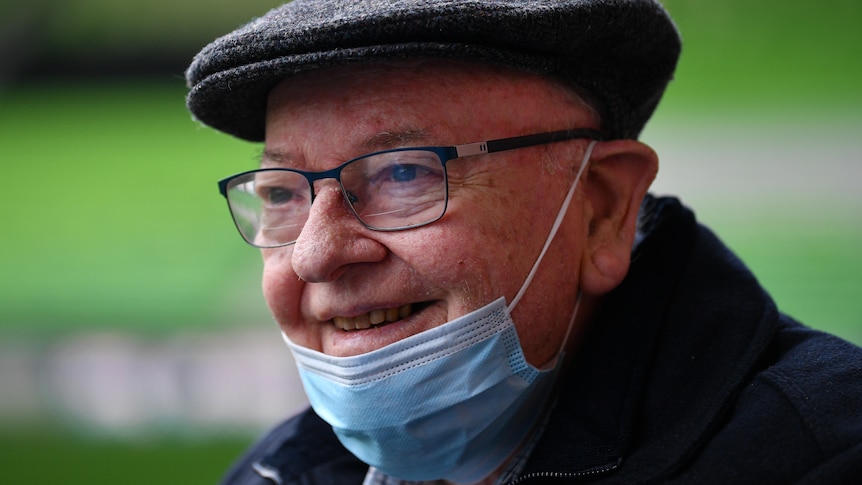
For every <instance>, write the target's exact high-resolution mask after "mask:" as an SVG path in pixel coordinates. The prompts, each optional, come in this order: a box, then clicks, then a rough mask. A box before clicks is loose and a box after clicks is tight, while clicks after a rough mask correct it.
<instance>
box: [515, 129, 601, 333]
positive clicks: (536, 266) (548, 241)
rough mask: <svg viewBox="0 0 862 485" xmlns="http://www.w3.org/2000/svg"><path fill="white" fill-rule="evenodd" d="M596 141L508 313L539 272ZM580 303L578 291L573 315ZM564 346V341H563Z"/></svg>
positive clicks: (588, 147)
mask: <svg viewBox="0 0 862 485" xmlns="http://www.w3.org/2000/svg"><path fill="white" fill-rule="evenodd" d="M596 143H597V141H596V140H593V141H591V142H590V144H589V145H588V146H587V150H586V151H585V152H584V159H583V160H582V161H581V166H580V168H578V173H577V175H576V176H575V181H574V182H572V186H571V187H570V188H569V193H568V194H566V199H565V200H564V201H563V205H562V206H561V207H560V211H559V212H558V213H557V218H556V219H555V220H554V225H553V226H551V231H550V232H549V233H548V237H547V239H545V246H544V247H543V248H542V252H541V253H539V257H538V258H537V259H536V262H535V263H533V267H532V269H530V273H529V274H528V275H527V279H526V280H524V284H523V285H521V289H520V290H518V294H516V295H515V298H514V299H512V303H509V306H508V308H507V310H508V311H509V313H510V314H511V313H512V310H514V309H515V305H517V304H518V302H519V301H521V297H523V296H524V293H526V292H527V287H529V286H530V283H531V282H532V281H533V277H534V276H535V275H536V272H537V271H538V270H539V264H541V263H542V259H543V258H544V257H545V253H547V252H548V248H549V247H550V246H551V242H553V240H554V236H556V235H557V231H558V230H559V229H560V226H561V225H562V223H563V218H565V216H566V212H568V210H569V205H570V204H571V202H572V197H573V196H574V195H575V189H576V188H577V187H578V182H579V181H580V180H581V175H582V174H583V173H584V169H586V167H587V164H588V163H589V161H590V157H591V156H592V154H593V148H594V147H595V146H596ZM580 301H581V291H580V289H579V290H578V300H577V303H576V304H575V313H577V311H578V306H579V303H580ZM574 318H575V316H574V315H572V321H574ZM571 327H572V325H571V323H570V324H569V331H571ZM567 339H568V331H567V333H566V340H567ZM563 344H565V340H564V341H563Z"/></svg>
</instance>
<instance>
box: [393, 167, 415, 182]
mask: <svg viewBox="0 0 862 485" xmlns="http://www.w3.org/2000/svg"><path fill="white" fill-rule="evenodd" d="M391 170H392V180H394V181H396V182H410V181H412V180H415V179H416V165H396V166H393V167H392V169H391Z"/></svg>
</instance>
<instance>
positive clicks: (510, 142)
mask: <svg viewBox="0 0 862 485" xmlns="http://www.w3.org/2000/svg"><path fill="white" fill-rule="evenodd" d="M576 139H591V140H597V141H603V140H605V136H604V135H603V134H602V133H601V132H600V131H597V130H593V129H590V128H578V129H570V130H560V131H552V132H547V133H537V134H532V135H522V136H515V137H511V138H500V139H497V140H487V141H481V142H475V143H466V144H463V145H452V146H430V147H429V146H425V147H403V148H393V149H391V150H381V151H378V152H374V153H367V154H365V155H362V156H359V157H356V158H352V159H350V160H348V161H346V162H344V163H342V164H341V165H339V166H337V167H335V168H331V169H329V170H324V171H321V172H309V171H304V170H298V169H293V168H259V169H255V170H248V171H245V172H241V173H238V174H234V175H231V176H230V177H226V178H224V179H222V180H219V181H218V187H219V193H220V194H221V195H222V196H223V197H224V198H225V200H226V201H227V203H228V210H230V212H231V219H232V220H233V222H234V225H236V227H237V230H238V231H239V233H240V236H242V239H243V240H244V241H245V242H247V243H248V244H250V245H252V246H254V247H257V248H275V247H281V246H289V245H291V244H293V243H295V242H296V240H293V241H290V242H286V243H279V244H276V245H272V246H260V245H257V244H255V243H254V242H253V241H249V240H248V238H246V236H245V234H243V232H242V230H240V227H239V223H238V222H237V220H236V216H234V214H233V209H232V207H231V205H230V199H229V198H228V186H229V185H230V182H231V181H233V180H234V179H236V178H239V177H244V176H247V175H249V174H252V173H258V172H272V171H284V172H293V173H297V174H299V175H302V176H303V177H305V179H306V180H307V181H308V186H309V189H310V193H311V203H314V198H315V193H314V182H316V181H318V180H325V179H335V180H337V181H338V185H339V187H341V193H342V194H343V195H344V197H345V198H349V191H348V190H347V189H346V188H345V187H344V185H343V184H342V183H341V171H342V170H343V169H344V168H345V167H347V166H348V165H350V164H351V163H353V162H355V161H357V160H361V159H363V158H367V157H372V156H375V155H381V154H384V153H395V152H402V151H412V150H424V151H429V152H433V153H434V154H436V155H437V156H438V157H439V158H440V163H441V165H442V166H443V173H444V176H445V178H444V182H445V183H446V193H445V199H444V202H443V209H442V210H441V211H440V215H439V216H437V217H436V218H435V219H433V220H430V221H427V222H423V223H420V224H412V225H408V226H401V227H394V228H378V227H374V226H371V225H369V224H368V223H366V222H365V221H363V220H362V218H361V217H359V215H358V214H357V213H356V211H355V210H354V209H353V206H352V205H351V204H350V203H349V200H348V204H347V205H348V206H350V210H351V212H352V213H353V215H354V217H356V219H357V220H358V221H359V222H360V223H361V224H362V225H363V226H365V227H367V228H369V229H371V230H374V231H382V232H390V231H403V230H406V229H413V228H416V227H422V226H427V225H428V224H431V223H433V222H436V221H438V220H440V218H442V217H443V216H444V215H445V214H446V209H447V208H448V206H449V183H448V175H447V172H446V163H448V162H449V161H451V160H455V159H459V158H464V157H472V156H475V155H485V154H489V153H497V152H503V151H507V150H515V149H518V148H527V147H532V146H537V145H545V144H549V143H555V142H560V141H567V140H576Z"/></svg>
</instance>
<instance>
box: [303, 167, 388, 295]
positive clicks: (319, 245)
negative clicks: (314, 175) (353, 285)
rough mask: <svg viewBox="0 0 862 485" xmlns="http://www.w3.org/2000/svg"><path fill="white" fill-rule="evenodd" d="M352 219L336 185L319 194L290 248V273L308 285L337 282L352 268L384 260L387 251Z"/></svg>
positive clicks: (369, 231) (372, 234)
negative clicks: (351, 266) (359, 264)
mask: <svg viewBox="0 0 862 485" xmlns="http://www.w3.org/2000/svg"><path fill="white" fill-rule="evenodd" d="M377 234H379V233H376V232H374V231H372V230H370V229H368V228H366V227H365V226H363V225H362V223H361V222H359V220H358V219H357V218H356V216H354V215H353V212H352V211H351V210H350V208H349V207H348V206H347V202H346V201H345V200H344V196H343V194H342V192H341V189H340V188H339V187H338V185H337V184H335V183H332V184H327V185H326V186H325V187H324V188H322V190H320V191H318V192H317V194H316V196H315V198H314V203H313V204H312V205H311V209H310V210H309V213H308V220H307V221H306V222H305V225H304V226H303V228H302V231H301V232H300V233H299V237H298V238H297V239H296V242H295V243H294V245H293V253H292V256H291V264H292V266H293V271H294V272H295V273H296V274H297V276H299V277H300V278H302V279H303V280H304V281H306V282H309V283H323V282H327V281H333V280H335V279H337V278H338V277H339V276H340V275H341V274H342V273H343V272H344V271H346V270H347V269H348V268H349V267H350V265H351V264H355V263H373V262H378V261H381V260H383V258H385V257H386V254H387V251H388V249H387V248H386V247H385V246H384V245H383V244H381V243H380V242H379V241H377V240H376V239H375V238H374V237H375V235H377Z"/></svg>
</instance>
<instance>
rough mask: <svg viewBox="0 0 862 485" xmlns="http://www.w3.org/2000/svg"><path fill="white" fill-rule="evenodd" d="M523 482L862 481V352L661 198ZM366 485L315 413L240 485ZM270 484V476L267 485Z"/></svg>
mask: <svg viewBox="0 0 862 485" xmlns="http://www.w3.org/2000/svg"><path fill="white" fill-rule="evenodd" d="M644 204H645V205H644V210H643V211H642V214H644V216H643V217H642V220H641V226H642V231H643V232H644V234H645V235H646V236H645V238H644V239H643V241H642V242H641V243H640V244H639V245H638V247H637V249H636V251H635V252H634V253H633V258H632V265H631V269H630V271H629V274H628V276H627V277H626V279H625V280H624V281H623V283H622V284H621V285H620V286H619V287H618V288H617V289H615V290H614V291H613V292H612V293H610V294H609V295H608V297H607V298H606V300H605V301H604V303H603V305H602V308H601V309H600V310H599V313H598V314H597V315H596V318H595V319H594V322H595V323H594V325H593V326H592V327H591V329H590V331H589V333H588V335H587V337H586V338H585V339H584V341H583V343H582V345H581V347H580V349H579V351H578V353H577V355H576V357H575V361H574V362H573V365H571V366H570V367H569V368H570V369H571V371H570V372H569V373H568V374H567V375H565V376H564V378H563V379H562V380H561V382H560V383H559V390H558V398H557V400H556V405H555V407H554V409H553V411H552V414H551V417H550V421H549V424H548V427H547V429H546V430H545V432H544V434H543V435H542V437H541V439H540V441H539V443H538V445H537V446H536V448H535V450H534V451H533V453H532V455H531V457H530V459H529V461H528V463H527V465H526V467H525V469H524V470H523V473H522V474H521V477H520V478H519V479H518V480H517V481H516V482H515V483H518V484H525V485H526V484H530V485H533V484H556V483H581V482H585V483H586V482H589V483H593V482H595V483H666V482H674V481H675V482H679V483H698V484H702V483H722V484H725V483H754V484H757V485H766V484H769V483H776V484H784V483H795V482H799V483H812V484H814V483H817V484H820V483H862V349H859V348H858V347H855V346H853V345H851V344H849V343H846V342H844V341H842V340H840V339H838V338H836V337H833V336H830V335H827V334H824V333H821V332H817V331H814V330H811V329H809V328H807V327H804V326H802V325H800V324H799V323H797V322H795V321H793V320H792V319H791V318H789V317H787V316H784V315H781V314H780V313H778V311H777V309H776V308H775V305H774V303H773V301H772V300H771V299H770V297H769V295H767V294H766V292H765V291H764V290H763V289H762V288H761V287H760V285H759V284H758V283H757V281H756V280H755V278H754V277H753V276H752V275H751V274H750V272H749V271H748V270H747V269H746V268H745V266H744V265H743V264H742V263H741V262H740V261H739V260H738V259H737V258H736V257H735V256H734V255H733V254H731V252H730V251H729V250H728V249H727V248H726V247H724V246H723V245H722V244H721V242H719V241H718V239H717V238H716V237H715V236H714V235H713V234H712V233H711V232H710V231H709V230H708V229H706V228H704V227H702V226H700V225H698V224H697V223H696V222H695V220H694V216H693V214H692V213H691V212H690V211H688V210H687V209H685V208H684V207H683V206H682V205H680V204H679V202H677V201H676V200H675V199H653V198H648V199H647V200H646V201H645V203H644ZM253 464H255V465H254V467H256V468H258V469H262V468H261V466H262V467H263V469H272V470H278V472H279V475H280V476H281V478H282V480H283V483H284V484H285V485H286V484H312V483H315V484H316V483H326V484H330V483H331V484H339V485H340V484H357V485H358V484H361V483H362V480H363V477H364V475H365V473H366V471H367V468H368V467H367V466H366V465H364V464H363V463H361V462H359V461H358V460H356V459H355V458H353V457H352V455H350V454H349V453H348V452H347V451H345V450H344V449H343V448H342V447H341V446H340V445H339V443H338V441H337V439H336V438H335V437H334V435H333V433H332V431H331V430H330V429H329V427H328V425H326V423H324V422H323V421H321V420H320V419H319V418H318V417H317V416H316V415H315V414H314V413H313V412H311V411H306V412H304V413H302V414H300V415H298V416H296V417H294V418H292V419H290V420H288V421H287V422H285V423H284V424H282V425H280V426H279V427H278V428H276V429H275V430H273V431H272V432H270V433H269V434H268V435H267V436H266V437H265V438H264V439H263V440H262V441H261V442H260V443H258V444H257V445H256V446H255V447H253V448H252V449H251V450H250V451H249V452H248V453H247V454H246V456H245V457H243V458H242V459H241V460H240V461H239V462H238V463H237V464H236V465H235V466H234V468H233V469H232V470H231V471H230V473H229V475H228V476H227V477H226V481H225V483H228V484H243V485H247V484H271V483H273V482H271V481H269V480H266V479H263V478H261V476H260V475H259V474H258V473H257V472H255V471H254V470H253V469H252V468H253ZM264 474H266V473H264Z"/></svg>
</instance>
